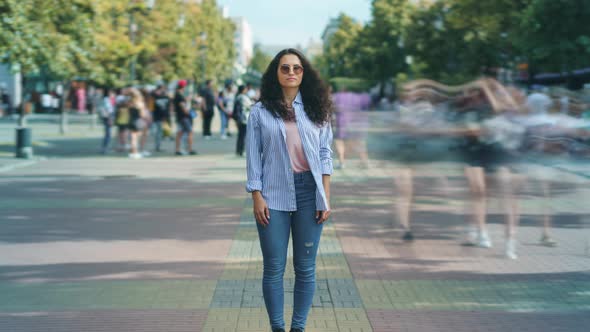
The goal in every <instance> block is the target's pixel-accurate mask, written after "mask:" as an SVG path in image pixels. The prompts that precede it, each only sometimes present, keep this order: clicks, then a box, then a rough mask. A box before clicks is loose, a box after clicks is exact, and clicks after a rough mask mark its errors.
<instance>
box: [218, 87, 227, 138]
mask: <svg viewBox="0 0 590 332" xmlns="http://www.w3.org/2000/svg"><path fill="white" fill-rule="evenodd" d="M217 110H219V118H220V119H221V126H220V129H219V136H220V138H221V139H222V140H225V139H227V135H226V133H225V132H226V130H227V121H228V116H227V112H228V111H227V100H226V99H225V93H224V91H219V94H218V95H217Z"/></svg>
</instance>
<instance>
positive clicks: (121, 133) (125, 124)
mask: <svg viewBox="0 0 590 332" xmlns="http://www.w3.org/2000/svg"><path fill="white" fill-rule="evenodd" d="M126 93H127V92H126V90H125V89H117V95H116V97H115V125H116V126H117V136H118V138H119V144H118V146H117V151H118V152H124V151H127V149H128V148H129V143H128V140H127V136H128V134H129V107H128V104H127V98H128V97H127V96H126Z"/></svg>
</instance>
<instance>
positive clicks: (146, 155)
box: [141, 150, 152, 157]
mask: <svg viewBox="0 0 590 332" xmlns="http://www.w3.org/2000/svg"><path fill="white" fill-rule="evenodd" d="M141 155H142V156H143V157H149V156H151V155H152V153H151V152H149V151H147V150H146V151H141Z"/></svg>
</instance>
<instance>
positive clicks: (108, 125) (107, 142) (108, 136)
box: [101, 118, 113, 153]
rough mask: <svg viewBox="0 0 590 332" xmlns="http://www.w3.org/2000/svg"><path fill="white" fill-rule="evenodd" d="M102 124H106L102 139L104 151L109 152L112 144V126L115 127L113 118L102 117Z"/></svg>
mask: <svg viewBox="0 0 590 332" xmlns="http://www.w3.org/2000/svg"><path fill="white" fill-rule="evenodd" d="M102 124H103V125H104V136H103V139H102V150H101V151H102V153H107V152H108V150H109V147H110V145H111V128H112V127H113V121H112V119H111V118H102Z"/></svg>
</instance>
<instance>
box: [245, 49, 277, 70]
mask: <svg viewBox="0 0 590 332" xmlns="http://www.w3.org/2000/svg"><path fill="white" fill-rule="evenodd" d="M271 61H272V56H270V55H268V54H266V53H264V52H263V51H262V49H261V48H260V44H255V45H254V50H253V52H252V59H251V60H250V64H249V65H248V69H250V70H252V71H255V72H258V73H264V72H265V71H266V68H267V67H268V64H269V63H270V62H271Z"/></svg>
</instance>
